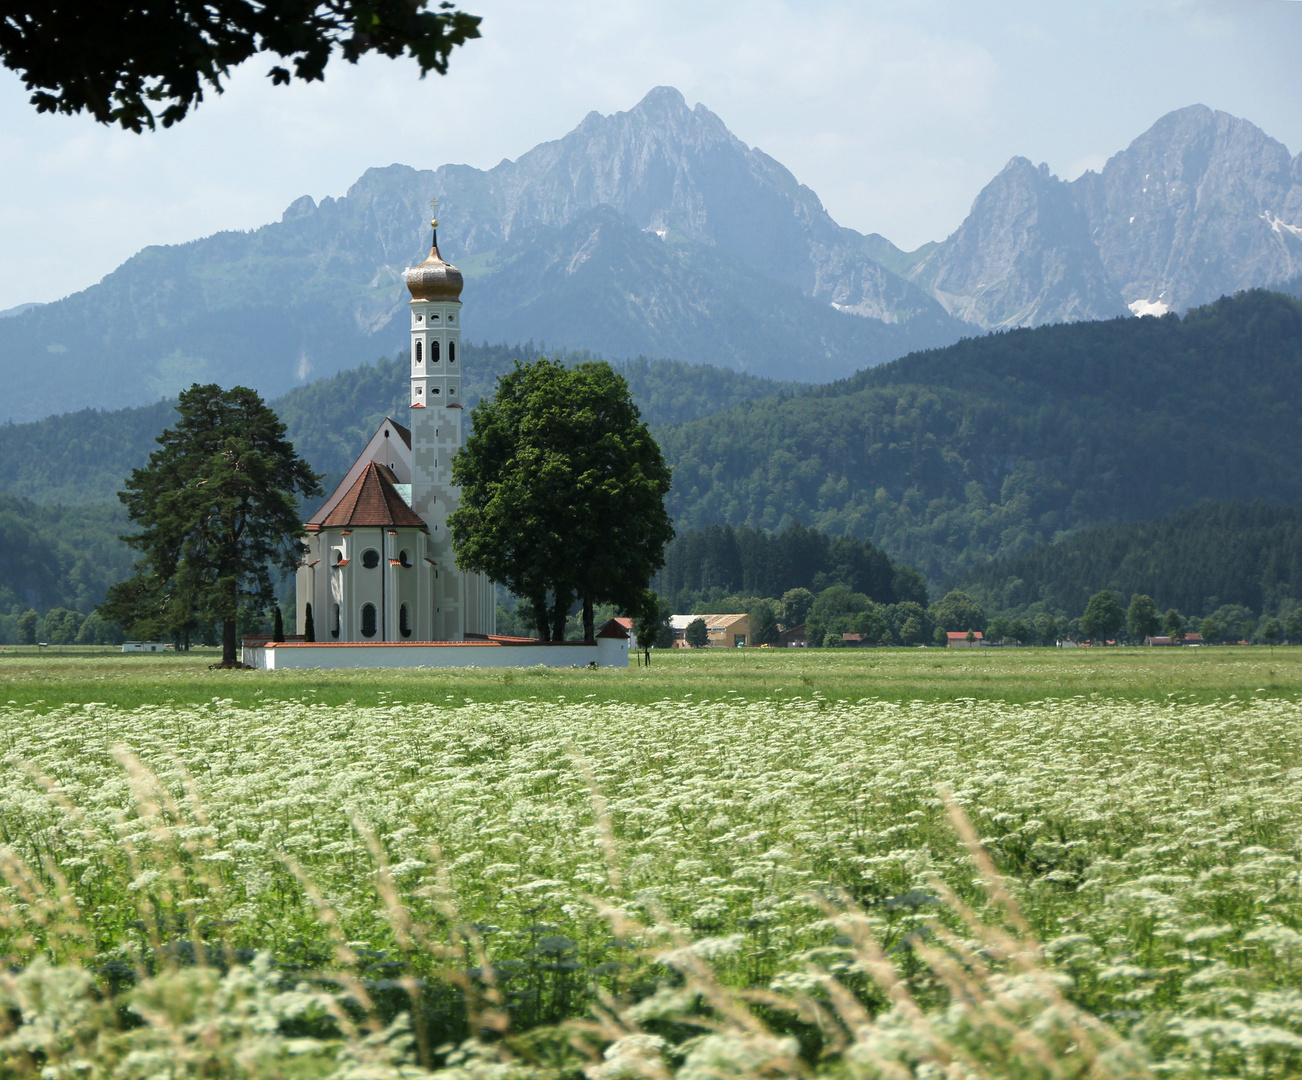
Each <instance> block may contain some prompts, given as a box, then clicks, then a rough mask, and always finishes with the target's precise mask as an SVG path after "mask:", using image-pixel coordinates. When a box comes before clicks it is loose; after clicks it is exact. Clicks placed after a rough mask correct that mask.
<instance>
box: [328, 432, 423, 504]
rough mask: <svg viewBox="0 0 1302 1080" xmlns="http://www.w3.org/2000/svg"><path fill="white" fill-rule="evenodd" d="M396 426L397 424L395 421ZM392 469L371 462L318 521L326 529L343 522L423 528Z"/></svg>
mask: <svg viewBox="0 0 1302 1080" xmlns="http://www.w3.org/2000/svg"><path fill="white" fill-rule="evenodd" d="M394 426H395V427H397V425H396V424H395V425H394ZM394 483H395V480H394V476H393V473H392V472H391V471H390V470H389V468H388V467H387V466H385V465H380V464H378V463H377V462H374V461H372V462H370V463H369V464H368V465H367V466H366V468H365V469H364V470H362V475H361V476H359V477H358V478H357V482H356V483H355V484H353V486H352V487H350V488H349V489H348V494H346V495H345V496H344V497H343V498H342V499H340V500H339V502H338V504H337V505H336V506H335V508H334V509H333V510H331V511H330V513H329V514H328V515H327V517H326V519H325V520H324V521H323V522H321V527H322V528H325V529H340V528H343V527H345V526H349V527H352V528H362V527H366V526H372V527H373V526H377V525H379V526H385V525H394V526H399V527H401V528H408V529H424V528H425V527H426V526H425V522H423V521H421V519H420V516H419V515H418V514H417V513H416V511H415V510H413V509H412V508H411V507H410V506H408V505H407V504H406V503H405V502H404V501H403V498H402V496H401V495H399V494H398V490H397V488H395V487H394V486H393V485H394Z"/></svg>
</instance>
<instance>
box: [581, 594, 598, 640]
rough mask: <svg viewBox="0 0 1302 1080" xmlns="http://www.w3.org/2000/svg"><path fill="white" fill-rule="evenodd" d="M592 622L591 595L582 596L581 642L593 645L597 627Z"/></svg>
mask: <svg viewBox="0 0 1302 1080" xmlns="http://www.w3.org/2000/svg"><path fill="white" fill-rule="evenodd" d="M593 622H594V619H593V614H592V597H590V596H585V597H584V598H583V643H584V644H585V645H595V644H596V642H597V628H596V627H595V626H594V625H593Z"/></svg>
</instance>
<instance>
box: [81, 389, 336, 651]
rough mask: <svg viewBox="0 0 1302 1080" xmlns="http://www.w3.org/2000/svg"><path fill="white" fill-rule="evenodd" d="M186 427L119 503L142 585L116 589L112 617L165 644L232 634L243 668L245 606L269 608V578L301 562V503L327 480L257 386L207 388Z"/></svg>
mask: <svg viewBox="0 0 1302 1080" xmlns="http://www.w3.org/2000/svg"><path fill="white" fill-rule="evenodd" d="M177 411H178V412H179V413H180V414H181V419H180V421H179V422H178V423H177V425H176V426H175V427H174V428H170V429H168V430H167V431H164V432H163V434H162V435H160V436H159V437H158V442H159V446H160V448H159V449H158V450H155V451H154V453H153V454H151V455H150V458H149V464H148V465H147V466H145V467H144V468H141V469H136V470H134V471H133V472H132V474H131V477H130V479H129V480H128V481H127V483H126V485H125V488H124V490H123V491H122V492H121V493H120V495H119V498H120V499H121V500H122V502H123V503H124V504H125V505H126V507H127V512H128V514H129V516H130V517H131V519H132V520H133V521H135V522H137V523H138V524H139V525H140V526H141V531H140V533H138V534H137V535H134V536H128V537H123V539H124V540H126V542H127V543H128V544H129V545H130V546H131V547H133V548H135V549H136V550H137V551H139V552H141V554H142V558H141V559H140V561H139V562H138V563H137V564H136V571H137V573H136V576H135V577H134V578H132V579H131V580H129V581H126V582H123V583H121V584H120V585H117V586H114V588H113V589H111V590H110V591H109V596H108V599H107V600H106V601H105V603H104V605H102V608H101V610H102V614H103V615H104V617H105V618H109V619H113V620H114V621H117V622H119V623H122V624H123V625H124V626H136V627H140V628H144V627H148V628H149V632H151V633H152V634H155V635H160V634H168V635H177V634H181V633H187V632H189V631H190V630H192V629H193V628H195V627H196V626H197V625H199V624H201V623H206V622H221V623H222V624H223V638H224V645H225V644H226V643H227V642H228V643H229V648H228V649H227V650H226V651H227V652H229V653H230V655H228V656H224V657H223V660H224V661H229V662H234V632H235V631H234V627H235V619H236V617H237V615H238V612H239V609H240V606H241V604H242V603H244V602H247V601H249V600H252V601H253V602H254V605H255V606H261V605H264V604H267V603H269V602H270V601H271V600H272V599H273V597H274V592H273V586H272V580H271V575H270V572H269V569H270V568H271V567H275V568H277V569H280V570H282V571H284V572H289V571H291V570H293V569H294V567H295V566H296V565H297V563H298V559H299V554H300V552H301V550H302V545H301V544H300V543H299V542H298V537H300V536H302V535H303V525H302V521H301V519H300V516H299V513H298V506H297V502H296V500H295V494H296V493H300V494H303V495H315V494H318V493H319V492H320V484H319V482H318V481H319V478H318V477H317V475H316V474H315V473H313V472H312V471H311V469H309V468H308V467H307V465H306V464H305V463H304V462H303V461H302V460H301V459H300V458H299V457H298V455H297V454H296V453H295V451H294V447H293V445H292V444H291V443H290V442H289V441H288V440H287V439H286V438H285V425H284V424H282V423H281V422H280V420H279V418H278V417H277V416H276V414H275V413H274V412H272V411H271V410H270V409H269V408H267V406H266V405H264V404H263V402H262V399H261V398H260V397H259V396H258V394H257V393H256V392H255V391H253V390H249V389H248V388H247V387H242V386H237V387H235V388H233V389H231V390H226V391H224V390H222V389H221V387H219V386H216V385H209V386H200V385H198V384H197V383H196V384H195V385H194V386H192V387H190V389H189V390H186V391H184V392H183V393H182V394H181V396H180V399H179V402H178V404H177Z"/></svg>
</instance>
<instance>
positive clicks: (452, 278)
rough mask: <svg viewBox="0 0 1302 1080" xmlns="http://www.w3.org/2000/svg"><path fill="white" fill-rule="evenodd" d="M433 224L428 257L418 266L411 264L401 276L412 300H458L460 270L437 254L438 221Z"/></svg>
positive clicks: (460, 283)
mask: <svg viewBox="0 0 1302 1080" xmlns="http://www.w3.org/2000/svg"><path fill="white" fill-rule="evenodd" d="M430 224H431V225H433V226H434V243H433V245H432V246H431V247H430V249H429V257H428V258H427V259H426V260H425V261H424V262H423V263H421V264H420V265H419V266H413V267H412V268H411V269H410V270H408V271H407V272H406V273H405V274H403V278H404V279H405V280H406V282H407V289H408V290H409V291H410V292H411V297H412V299H413V300H459V299H460V298H461V286H462V280H461V271H460V270H458V269H457V268H456V267H455V266H453V265H452V264H451V263H449V262H444V261H443V256H442V255H440V254H439V223H438V221H437V219H436V220H434V221H432V222H430Z"/></svg>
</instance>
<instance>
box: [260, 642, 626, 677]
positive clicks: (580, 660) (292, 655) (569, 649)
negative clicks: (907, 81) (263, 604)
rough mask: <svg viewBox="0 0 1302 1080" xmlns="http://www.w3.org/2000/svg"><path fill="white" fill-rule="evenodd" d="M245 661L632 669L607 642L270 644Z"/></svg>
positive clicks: (298, 665)
mask: <svg viewBox="0 0 1302 1080" xmlns="http://www.w3.org/2000/svg"><path fill="white" fill-rule="evenodd" d="M241 658H242V660H243V662H244V663H246V664H248V665H249V666H250V667H253V668H257V669H258V670H261V671H281V670H302V669H310V668H382V667H392V668H417V667H429V668H433V667H493V668H497V667H537V666H542V667H587V666H589V665H590V664H596V665H597V666H598V667H628V642H627V641H624V642H620V641H619V640H618V639H610V638H602V639H601V640H599V641H598V642H597V643H596V644H595V645H584V644H582V643H570V642H564V643H556V644H550V645H544V644H541V643H539V644H536V645H499V644H495V643H491V642H473V641H470V642H441V643H434V644H431V643H428V642H413V643H400V642H385V643H370V642H350V643H348V644H339V645H336V644H331V643H326V642H316V643H303V642H297V641H293V642H291V641H283V642H268V643H266V644H263V645H246V646H245V647H244V650H243V655H242V657H241Z"/></svg>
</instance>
